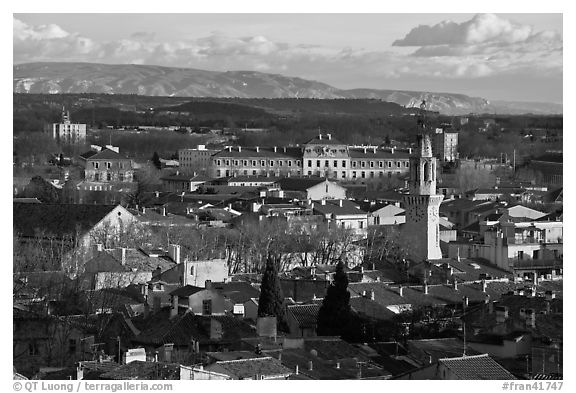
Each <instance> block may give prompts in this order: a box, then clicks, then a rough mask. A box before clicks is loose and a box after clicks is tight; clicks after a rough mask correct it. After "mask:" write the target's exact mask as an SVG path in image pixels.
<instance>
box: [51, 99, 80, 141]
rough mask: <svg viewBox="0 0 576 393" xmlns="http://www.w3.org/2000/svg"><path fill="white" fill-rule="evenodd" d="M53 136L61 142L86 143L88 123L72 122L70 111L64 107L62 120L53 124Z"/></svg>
mask: <svg viewBox="0 0 576 393" xmlns="http://www.w3.org/2000/svg"><path fill="white" fill-rule="evenodd" d="M52 137H53V138H54V139H56V142H57V143H61V144H78V143H84V142H86V124H79V123H72V122H71V121H70V112H67V111H65V110H64V108H62V122H61V123H53V124H52Z"/></svg>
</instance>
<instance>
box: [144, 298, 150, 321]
mask: <svg viewBox="0 0 576 393" xmlns="http://www.w3.org/2000/svg"><path fill="white" fill-rule="evenodd" d="M149 315H150V305H149V304H148V301H147V300H146V301H145V302H144V318H145V319H146V318H148V316H149Z"/></svg>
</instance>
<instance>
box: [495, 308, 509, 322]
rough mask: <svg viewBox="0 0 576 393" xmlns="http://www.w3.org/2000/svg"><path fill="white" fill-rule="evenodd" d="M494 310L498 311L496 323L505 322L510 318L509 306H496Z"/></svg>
mask: <svg viewBox="0 0 576 393" xmlns="http://www.w3.org/2000/svg"><path fill="white" fill-rule="evenodd" d="M494 311H495V312H496V323H504V322H505V321H506V319H508V307H506V306H496V307H494Z"/></svg>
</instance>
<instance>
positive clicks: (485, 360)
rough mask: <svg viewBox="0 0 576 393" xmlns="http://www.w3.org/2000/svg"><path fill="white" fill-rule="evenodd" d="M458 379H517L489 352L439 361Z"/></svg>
mask: <svg viewBox="0 0 576 393" xmlns="http://www.w3.org/2000/svg"><path fill="white" fill-rule="evenodd" d="M438 362H439V363H440V364H442V365H444V366H445V367H446V368H448V369H449V370H450V371H451V372H452V373H453V375H454V376H455V377H456V378H458V379H474V380H476V379H491V380H494V379H499V380H502V379H507V380H511V379H516V377H515V376H514V375H512V374H511V373H510V372H508V371H507V370H506V369H505V368H504V367H502V366H501V365H500V364H498V363H497V362H496V361H495V360H494V359H492V358H491V357H490V356H488V354H484V355H476V356H464V357H457V358H446V359H440V360H439V361H438Z"/></svg>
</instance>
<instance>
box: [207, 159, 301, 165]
mask: <svg viewBox="0 0 576 393" xmlns="http://www.w3.org/2000/svg"><path fill="white" fill-rule="evenodd" d="M222 162H224V165H225V166H230V163H231V162H232V165H234V166H239V165H240V162H242V166H248V164H250V166H258V160H216V165H217V166H222ZM259 163H260V166H261V167H262V166H266V160H260V162H259ZM277 163H278V166H287V167H292V166H293V164H294V161H293V160H286V161H285V160H279V161H278V162H277ZM275 165H276V161H274V160H270V161H268V166H275ZM296 166H300V160H296Z"/></svg>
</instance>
